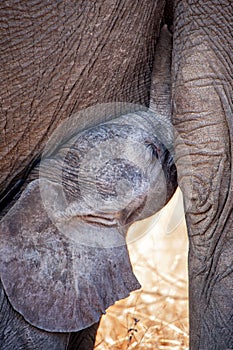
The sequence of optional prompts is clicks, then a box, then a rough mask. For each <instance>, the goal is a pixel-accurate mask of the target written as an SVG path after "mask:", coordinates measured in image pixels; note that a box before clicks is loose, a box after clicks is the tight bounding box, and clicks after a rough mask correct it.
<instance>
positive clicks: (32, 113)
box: [0, 0, 233, 350]
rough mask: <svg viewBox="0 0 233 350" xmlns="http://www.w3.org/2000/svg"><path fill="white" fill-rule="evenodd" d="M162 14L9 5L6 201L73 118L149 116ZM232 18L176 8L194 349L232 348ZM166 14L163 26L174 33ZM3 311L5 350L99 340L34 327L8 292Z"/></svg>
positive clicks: (5, 11)
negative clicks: (96, 109) (109, 111)
mask: <svg viewBox="0 0 233 350" xmlns="http://www.w3.org/2000/svg"><path fill="white" fill-rule="evenodd" d="M170 4H171V2H170V1H168V5H169V6H167V10H170V9H171V7H172V6H170ZM164 5H165V4H164V1H154V0H153V1H152V0H146V1H143V2H141V3H139V4H138V3H136V2H135V1H130V0H128V1H124V2H117V1H113V0H112V1H103V0H101V1H95V2H85V3H83V4H80V3H79V2H77V3H76V4H74V3H73V2H72V3H69V2H65V3H64V2H62V1H60V2H56V3H53V2H47V3H46V2H45V1H44V2H41V3H36V4H34V3H31V2H30V1H25V2H22V3H21V4H20V5H19V4H17V5H16V4H14V3H13V1H8V2H7V3H5V2H1V5H0V6H1V18H2V22H1V30H2V33H3V35H2V36H1V39H2V42H1V50H2V52H1V60H2V62H1V67H3V70H2V72H1V84H2V87H1V91H2V92H1V94H2V104H1V115H2V120H3V128H2V129H3V130H4V133H3V138H2V139H1V142H2V145H1V150H2V159H1V162H0V164H1V166H2V169H1V193H4V191H5V190H7V188H8V185H11V186H12V182H11V181H12V180H13V179H15V180H14V182H13V183H15V182H16V181H17V179H19V178H21V177H22V173H23V169H25V168H26V167H27V166H28V164H31V162H32V161H33V159H36V158H37V157H38V155H40V153H41V151H42V149H43V146H44V144H45V142H46V140H47V137H48V136H49V135H51V133H52V131H53V130H55V128H56V127H57V125H58V123H59V121H61V120H64V119H65V118H68V117H69V116H70V115H72V114H73V113H74V112H77V111H79V110H81V109H83V108H86V107H88V106H90V105H93V104H95V103H102V102H112V101H123V102H134V103H141V104H143V105H146V106H148V104H149V94H150V93H149V92H150V85H151V76H152V65H153V62H154V58H155V60H156V57H158V56H156V55H155V57H154V43H155V38H156V37H157V35H158V32H159V27H160V24H161V20H162V16H163V11H164ZM232 12H233V9H232V4H231V1H230V0H229V1H228V0H224V1H221V3H220V2H218V1H215V2H214V3H213V2H210V1H204V0H198V1H196V2H193V1H192V0H187V1H182V0H177V1H175V4H174V22H173V26H172V27H173V30H174V39H173V64H172V79H173V85H172V91H173V96H172V101H173V124H174V126H175V131H176V136H177V137H176V142H175V152H176V157H177V163H176V164H177V168H178V176H179V185H180V187H181V189H182V191H183V193H184V197H185V209H186V219H187V225H188V232H189V237H190V251H189V279H190V349H192V350H193V349H194V350H198V349H199V350H206V349H214V350H222V349H231V348H233V333H232V332H233V331H232V330H233V323H232V322H233V314H232V312H233V295H232V274H233V271H232V266H233V261H232V260H233V259H232V232H233V230H232V229H233V228H232V203H233V201H232V192H233V191H232V190H233V189H232V176H231V174H232V171H231V168H232V152H231V143H232V132H233V130H232V129H233V127H232V110H233V108H232V101H231V96H232V95H233V91H232V90H233V78H232V70H233V67H232V65H233V64H232V52H233V40H232V28H231V19H232V16H233V13H232ZM169 13H170V12H169V11H168V12H167V13H166V14H165V19H166V21H167V22H168V23H169V24H171V21H172V17H171V16H169ZM142 14H143V16H142ZM6 38H7V39H8V40H6ZM155 71H156V69H155ZM156 91H157V90H156V89H155V90H154V92H155V95H156ZM159 96H160V94H159ZM165 96H166V94H165ZM151 100H153V91H152V96H151ZM161 101H162V104H163V103H164V101H166V97H165V99H164V98H162V99H161ZM156 104H157V102H156V98H155V103H154V102H153V105H156ZM160 105H161V104H160ZM166 108H167V107H166V103H165V105H164V109H165V110H166ZM159 109H160V111H161V110H162V111H163V108H159ZM165 114H166V113H165ZM32 135H33V137H32ZM8 189H9V188H8ZM1 306H2V308H1V310H2V312H3V314H4V318H3V319H2V322H1V327H2V330H1V342H2V344H1V348H3V349H5V350H6V349H12V348H17V347H16V344H19V345H18V347H19V346H21V345H22V346H23V348H24V349H37V348H40V349H48V348H49V349H53V348H54V349H67V348H68V349H71V348H72V349H76V348H79V349H89V348H91V346H92V345H90V344H92V343H93V341H91V342H90V343H88V345H87V343H86V344H85V345H81V343H82V342H81V343H80V342H79V340H78V339H84V341H88V339H89V340H90V338H91V337H92V338H93V337H94V333H95V330H96V327H91V329H89V330H85V331H83V332H78V333H77V334H76V335H72V339H70V334H56V333H48V332H44V331H40V330H39V329H36V328H33V327H32V326H30V325H29V324H28V323H26V322H25V321H24V320H23V318H22V317H21V316H20V315H18V314H17V313H16V312H15V311H14V310H13V309H12V307H11V306H10V304H9V303H8V301H7V299H6V297H5V295H4V291H3V290H2V294H1ZM5 315H7V317H5ZM19 329H20V331H19ZM12 330H13V331H12ZM84 334H85V335H84ZM83 335H84V337H83ZM68 343H69V345H68ZM12 344H13V345H12ZM82 344H84V343H82ZM59 346H60V347H59Z"/></svg>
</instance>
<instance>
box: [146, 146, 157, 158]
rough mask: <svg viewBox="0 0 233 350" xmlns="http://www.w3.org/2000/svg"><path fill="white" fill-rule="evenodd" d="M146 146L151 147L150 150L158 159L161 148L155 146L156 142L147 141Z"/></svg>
mask: <svg viewBox="0 0 233 350" xmlns="http://www.w3.org/2000/svg"><path fill="white" fill-rule="evenodd" d="M146 147H147V148H149V149H150V151H151V155H152V157H153V158H154V157H155V158H156V159H158V158H159V152H158V151H159V150H158V148H157V147H156V146H155V144H154V143H151V142H150V143H147V145H146Z"/></svg>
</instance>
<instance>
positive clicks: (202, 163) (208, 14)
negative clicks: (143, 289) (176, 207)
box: [173, 0, 233, 350]
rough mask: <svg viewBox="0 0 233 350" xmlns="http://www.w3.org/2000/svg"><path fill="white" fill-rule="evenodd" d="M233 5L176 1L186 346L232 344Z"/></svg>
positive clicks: (229, 346) (176, 118) (228, 346)
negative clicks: (185, 257) (186, 282)
mask: <svg viewBox="0 0 233 350" xmlns="http://www.w3.org/2000/svg"><path fill="white" fill-rule="evenodd" d="M232 18H233V7H232V3H231V1H227V0H223V1H221V2H220V1H215V2H211V1H204V0H203V1H202V0H198V1H195V2H194V1H192V0H187V1H179V0H178V1H176V4H175V32H174V54H173V82H174V83H173V103H174V126H175V129H176V156H177V167H178V177H179V185H180V187H181V189H182V191H183V193H184V197H185V208H186V219H187V225H188V232H189V238H190V250H189V278H190V286H189V293H190V342H191V347H190V349H192V350H197V349H201V350H206V349H213V350H214V349H215V350H223V349H232V348H233V288H232V286H233V254H232V245H233V216H232V208H233V198H232V193H233V180H232V163H233V160H232V146H231V145H232V137H233V124H232V123H233V116H232V114H233V105H232V96H233V77H232V70H233V61H232V52H233V38H232V27H231V23H232Z"/></svg>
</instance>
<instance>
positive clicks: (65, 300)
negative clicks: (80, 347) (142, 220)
mask: <svg viewBox="0 0 233 350" xmlns="http://www.w3.org/2000/svg"><path fill="white" fill-rule="evenodd" d="M41 185H43V186H42V187H43V190H44V191H45V192H46V191H47V192H48V193H50V194H51V196H52V197H53V198H54V203H55V204H54V205H55V206H56V205H58V204H56V196H57V193H58V188H57V187H56V186H57V185H55V184H54V183H52V182H49V181H47V180H35V181H33V182H31V183H30V184H29V185H28V187H27V188H26V190H25V191H24V192H23V193H22V195H21V197H20V199H19V200H18V201H17V202H16V203H15V205H14V206H13V207H12V208H11V210H10V211H9V212H8V213H7V214H6V215H5V216H4V218H3V219H2V221H1V224H0V273H1V279H2V283H3V286H4V289H5V291H6V293H7V296H8V298H9V301H10V303H11V304H12V306H13V308H14V309H15V310H16V311H18V312H19V313H20V314H22V316H23V317H24V318H25V320H26V321H28V322H29V323H30V324H32V325H33V326H36V327H38V328H41V329H43V330H46V331H52V332H72V331H78V330H81V329H83V328H86V327H88V326H90V325H91V324H93V323H95V322H97V321H98V320H99V318H100V317H101V315H102V314H103V313H105V310H106V309H107V308H108V307H109V306H110V305H111V304H113V303H114V302H115V301H117V300H119V299H122V298H125V297H127V296H128V295H129V293H130V292H131V291H132V290H135V289H138V288H139V287H140V285H139V284H138V282H137V280H136V278H135V276H134V275H133V273H132V268H131V264H130V260H129V256H128V251H127V248H126V245H125V244H124V237H123V236H122V235H121V234H120V232H119V231H118V229H116V227H112V225H109V226H108V225H107V224H102V226H98V225H95V224H94V223H93V220H94V218H93V216H90V217H91V219H89V220H84V219H83V217H82V215H83V214H82V215H80V216H79V215H78V213H76V215H74V216H73V217H71V216H70V218H69V219H68V218H67V216H65V215H64V217H63V218H62V219H60V221H59V220H57V224H56V220H55V219H56V218H54V217H50V215H48V211H47V210H46V209H45V206H44V201H42V197H41V191H40V189H41ZM81 204H82V203H80V208H81V207H82V205H81ZM75 210H76V211H77V208H76V209H75ZM58 211H59V208H58ZM82 237H96V240H95V243H96V244H92V243H91V241H90V244H87V242H88V239H89V238H87V240H86V241H85V239H86V238H85V239H82ZM106 237H108V239H109V240H110V241H111V240H112V242H115V243H117V242H118V243H121V244H112V246H108V247H104V246H103V244H101V242H102V240H104V239H105V240H106ZM92 242H93V241H92Z"/></svg>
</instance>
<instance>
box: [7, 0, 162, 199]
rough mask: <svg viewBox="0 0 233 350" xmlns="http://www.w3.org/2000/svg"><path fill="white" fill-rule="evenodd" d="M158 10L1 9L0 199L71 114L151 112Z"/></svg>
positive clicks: (124, 5)
mask: <svg viewBox="0 0 233 350" xmlns="http://www.w3.org/2000/svg"><path fill="white" fill-rule="evenodd" d="M164 3H165V1H152V0H146V1H143V2H139V3H137V2H134V1H132V0H127V1H124V2H121V1H117V0H110V1H103V0H98V1H85V2H81V1H76V2H70V1H68V2H64V1H57V2H56V3H55V2H50V1H41V2H39V3H34V2H31V1H22V2H19V3H17V5H16V4H15V2H14V1H3V2H2V3H1V5H0V6H1V9H0V12H1V18H2V22H1V67H2V68H1V69H2V71H1V101H2V102H1V107H0V108H1V119H2V130H3V134H2V137H1V149H2V160H1V165H0V166H1V171H0V174H1V178H0V183H1V185H0V186H1V187H0V192H1V193H2V192H3V191H4V190H5V189H6V188H7V186H8V185H9V183H10V182H11V181H12V179H13V178H14V177H15V176H16V175H18V174H20V173H21V172H22V171H23V169H24V168H25V166H28V164H30V162H32V160H33V159H35V158H36V157H38V156H39V155H40V153H41V151H42V149H43V146H44V144H45V142H46V140H47V139H48V137H49V136H50V135H51V133H52V131H53V130H55V129H56V127H57V126H58V124H59V122H61V121H62V120H64V119H66V118H69V116H71V115H72V114H74V113H75V112H77V111H80V110H82V109H84V108H87V107H89V106H92V105H95V104H97V103H98V104H99V103H106V102H116V101H119V102H132V103H139V104H142V105H148V104H149V91H150V81H151V72H152V66H153V56H154V48H155V40H156V37H157V36H158V34H159V26H160V22H161V18H162V14H163V9H164ZM32 135H33V137H32Z"/></svg>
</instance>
